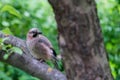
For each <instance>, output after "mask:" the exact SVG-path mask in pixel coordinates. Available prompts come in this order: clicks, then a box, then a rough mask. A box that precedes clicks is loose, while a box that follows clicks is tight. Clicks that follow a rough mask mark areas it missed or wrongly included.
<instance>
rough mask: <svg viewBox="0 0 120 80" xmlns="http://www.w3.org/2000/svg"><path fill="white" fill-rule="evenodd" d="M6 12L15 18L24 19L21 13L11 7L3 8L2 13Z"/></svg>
mask: <svg viewBox="0 0 120 80" xmlns="http://www.w3.org/2000/svg"><path fill="white" fill-rule="evenodd" d="M5 11H7V12H9V13H10V14H12V15H14V16H17V17H18V18H22V17H21V15H20V13H19V12H18V11H17V10H16V9H15V8H14V7H12V6H11V5H5V6H3V8H2V9H1V12H5Z"/></svg>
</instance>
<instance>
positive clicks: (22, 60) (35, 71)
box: [0, 33, 67, 80]
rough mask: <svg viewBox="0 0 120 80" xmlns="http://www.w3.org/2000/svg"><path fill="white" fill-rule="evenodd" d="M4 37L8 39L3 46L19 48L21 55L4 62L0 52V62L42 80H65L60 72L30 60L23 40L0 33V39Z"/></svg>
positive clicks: (15, 55) (11, 56)
mask: <svg viewBox="0 0 120 80" xmlns="http://www.w3.org/2000/svg"><path fill="white" fill-rule="evenodd" d="M5 37H7V38H8V39H7V40H5V41H4V43H5V44H11V45H13V46H16V47H19V48H21V49H22V51H23V54H22V55H19V54H17V53H13V54H12V55H10V57H9V58H8V59H7V60H4V59H3V56H4V54H5V51H3V50H0V61H3V62H6V63H8V64H10V65H12V66H14V67H17V68H19V69H21V70H23V71H25V72H27V73H28V74H31V75H32V76H35V77H37V78H40V79H42V80H67V79H66V77H65V75H64V74H63V73H61V72H60V71H58V70H56V69H52V68H50V67H49V66H48V65H47V64H43V63H40V62H39V61H37V60H36V59H34V58H32V56H31V55H29V50H28V49H27V47H26V42H25V41H24V40H21V39H19V38H17V37H14V36H8V35H4V34H2V33H0V38H5Z"/></svg>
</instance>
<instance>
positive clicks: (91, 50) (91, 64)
mask: <svg viewBox="0 0 120 80" xmlns="http://www.w3.org/2000/svg"><path fill="white" fill-rule="evenodd" d="M49 2H50V3H51V5H52V7H53V10H54V12H55V18H56V21H57V24H58V32H59V45H60V49H61V53H62V56H63V62H64V67H65V72H66V75H67V78H68V80H113V78H112V76H111V72H110V68H109V64H108V61H107V56H106V52H105V49H104V44H103V39H102V35H101V28H100V24H99V19H98V16H97V10H96V4H95V1H94V0H49Z"/></svg>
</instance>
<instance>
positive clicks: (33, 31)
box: [27, 28, 42, 39]
mask: <svg viewBox="0 0 120 80" xmlns="http://www.w3.org/2000/svg"><path fill="white" fill-rule="evenodd" d="M40 34H42V32H40V31H39V29H38V28H32V29H30V30H29V32H28V33H27V39H33V38H36V37H38V36H39V35H40Z"/></svg>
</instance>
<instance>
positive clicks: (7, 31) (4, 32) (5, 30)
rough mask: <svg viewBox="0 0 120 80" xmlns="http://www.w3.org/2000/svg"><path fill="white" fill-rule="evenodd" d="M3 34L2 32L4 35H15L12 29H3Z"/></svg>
mask: <svg viewBox="0 0 120 80" xmlns="http://www.w3.org/2000/svg"><path fill="white" fill-rule="evenodd" d="M1 32H2V33H3V34H9V35H13V33H12V32H11V31H10V29H9V28H8V27H7V28H5V29H3V30H2V31H1Z"/></svg>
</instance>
